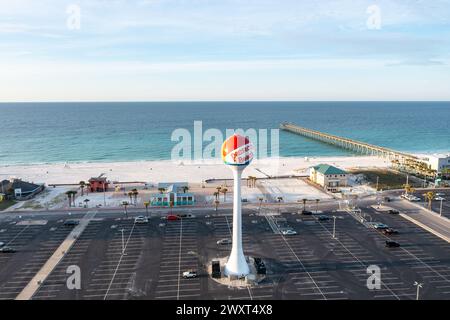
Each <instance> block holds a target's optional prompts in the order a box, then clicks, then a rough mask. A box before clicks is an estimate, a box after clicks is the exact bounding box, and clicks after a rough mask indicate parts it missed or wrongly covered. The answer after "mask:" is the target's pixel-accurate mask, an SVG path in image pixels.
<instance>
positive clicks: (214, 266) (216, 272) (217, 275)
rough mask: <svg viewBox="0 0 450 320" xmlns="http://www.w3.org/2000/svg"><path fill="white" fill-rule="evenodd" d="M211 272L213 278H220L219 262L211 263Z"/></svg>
mask: <svg viewBox="0 0 450 320" xmlns="http://www.w3.org/2000/svg"><path fill="white" fill-rule="evenodd" d="M211 270H212V277H213V278H220V277H222V272H221V271H220V261H217V260H213V261H211Z"/></svg>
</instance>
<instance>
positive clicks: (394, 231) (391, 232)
mask: <svg viewBox="0 0 450 320" xmlns="http://www.w3.org/2000/svg"><path fill="white" fill-rule="evenodd" d="M381 232H383V234H385V235H387V236H390V235H392V234H398V231H397V230H395V229H392V228H387V229H383V231H381Z"/></svg>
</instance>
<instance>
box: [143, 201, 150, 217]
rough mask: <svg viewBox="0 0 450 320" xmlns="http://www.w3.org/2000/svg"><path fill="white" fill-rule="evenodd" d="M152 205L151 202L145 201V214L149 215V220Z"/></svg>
mask: <svg viewBox="0 0 450 320" xmlns="http://www.w3.org/2000/svg"><path fill="white" fill-rule="evenodd" d="M149 205H150V202H149V201H144V206H145V212H146V214H147V218H148V206H149Z"/></svg>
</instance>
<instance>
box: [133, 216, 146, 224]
mask: <svg viewBox="0 0 450 320" xmlns="http://www.w3.org/2000/svg"><path fill="white" fill-rule="evenodd" d="M134 223H136V224H145V223H148V218H147V217H144V216H139V217H136V218H134Z"/></svg>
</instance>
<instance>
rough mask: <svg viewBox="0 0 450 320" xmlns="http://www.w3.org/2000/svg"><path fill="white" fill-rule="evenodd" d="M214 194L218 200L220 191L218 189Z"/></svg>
mask: <svg viewBox="0 0 450 320" xmlns="http://www.w3.org/2000/svg"><path fill="white" fill-rule="evenodd" d="M213 195H214V197H215V198H216V200H219V192H217V191H216V192H214V193H213Z"/></svg>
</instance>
